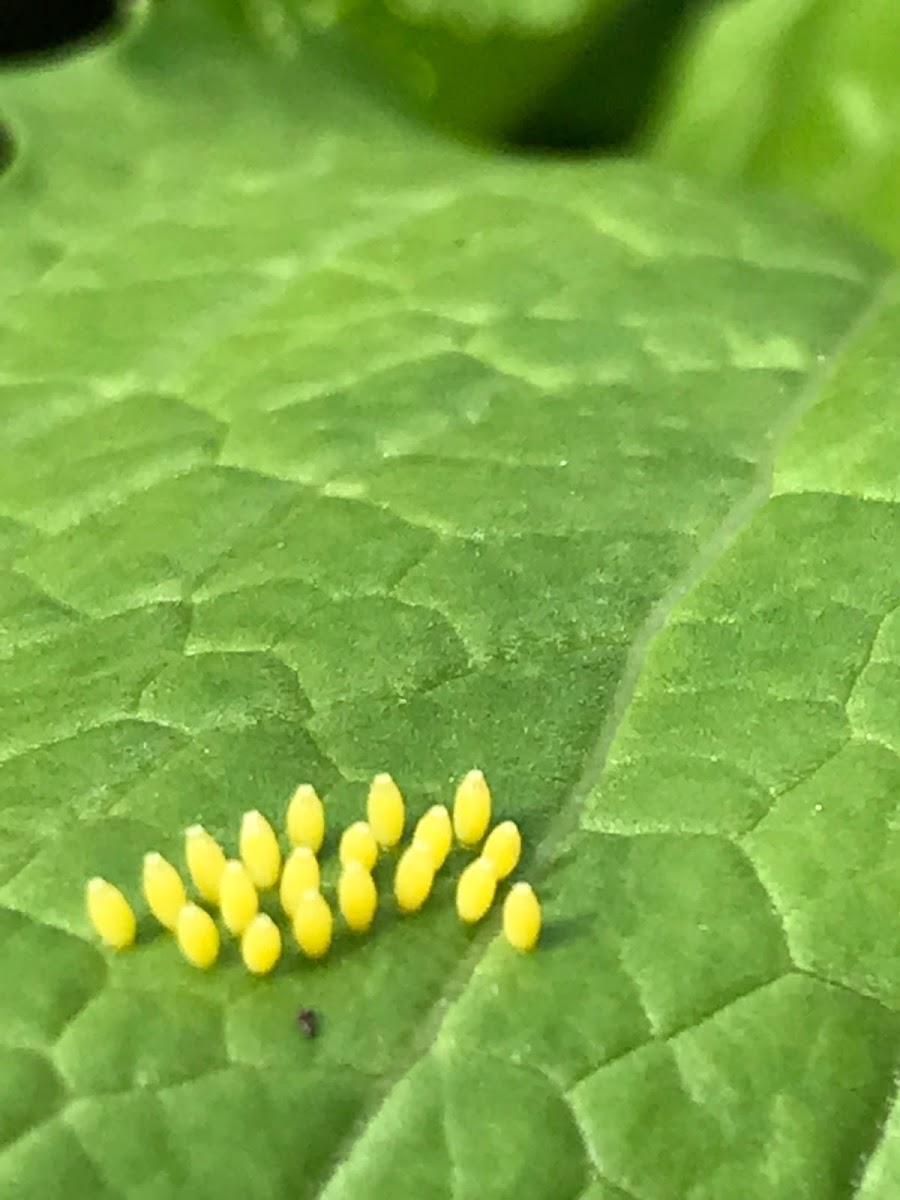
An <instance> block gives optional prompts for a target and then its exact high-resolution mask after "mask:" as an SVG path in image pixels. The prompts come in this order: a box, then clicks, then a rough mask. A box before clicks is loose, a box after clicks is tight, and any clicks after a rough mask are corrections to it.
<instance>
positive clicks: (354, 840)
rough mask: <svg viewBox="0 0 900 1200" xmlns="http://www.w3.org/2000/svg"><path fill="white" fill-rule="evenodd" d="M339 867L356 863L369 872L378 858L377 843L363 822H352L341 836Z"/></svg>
mask: <svg viewBox="0 0 900 1200" xmlns="http://www.w3.org/2000/svg"><path fill="white" fill-rule="evenodd" d="M339 855H340V859H341V865H342V866H345V867H346V865H347V863H348V862H358V863H362V865H363V866H364V867H365V868H366V870H367V871H371V870H372V868H373V867H374V866H375V862H376V860H377V858H378V843H377V842H376V840H375V834H374V833H373V832H372V830H371V829H370V828H369V826H368V824H367V823H366V822H365V821H354V822H353V824H352V825H348V826H347V828H346V829H345V830H344V832H343V834H342V835H341V845H340V850H339Z"/></svg>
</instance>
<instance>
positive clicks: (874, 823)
mask: <svg viewBox="0 0 900 1200" xmlns="http://www.w3.org/2000/svg"><path fill="white" fill-rule="evenodd" d="M216 12H217V10H216V9H215V8H213V7H211V6H210V7H206V6H200V5H188V4H181V5H179V4H176V3H172V4H167V5H165V6H161V7H160V10H159V12H158V13H155V14H154V15H153V17H152V19H151V21H150V23H149V25H148V27H147V28H146V29H144V30H141V31H133V32H132V33H131V35H130V37H129V39H127V40H126V41H125V42H124V43H123V44H122V45H121V46H119V47H113V48H111V49H106V50H104V49H95V50H94V51H93V52H92V53H91V54H89V55H87V56H85V57H82V58H80V59H76V60H73V61H70V62H68V63H67V64H65V65H58V66H54V67H46V68H44V69H42V70H38V71H32V72H29V73H21V74H19V75H15V76H10V77H8V78H7V79H5V80H4V81H3V83H2V88H0V108H2V111H3V112H4V114H5V115H6V117H7V119H8V120H9V122H10V126H11V128H12V129H13V131H14V133H15V135H16V141H17V155H16V158H15V160H14V162H13V165H12V168H11V170H10V171H9V172H8V173H7V175H6V177H5V179H4V181H3V183H2V186H0V290H2V293H3V297H4V300H5V303H4V306H3V313H4V316H3V321H2V329H0V344H2V345H0V363H2V375H0V420H2V431H3V436H2V451H0V454H2V463H0V514H2V520H0V547H2V558H0V655H2V657H3V669H2V673H0V700H2V712H3V721H2V723H0V829H2V830H3V833H4V837H3V839H2V842H0V979H2V980H3V981H4V982H3V987H2V988H0V1146H2V1148H0V1194H3V1195H7V1194H8V1195H14V1196H16V1198H17V1200H31V1198H32V1197H34V1198H37V1197H40V1198H41V1200H44V1198H45V1197H47V1196H52V1195H55V1194H60V1189H61V1187H62V1183H61V1181H63V1180H64V1181H65V1192H66V1195H67V1196H69V1197H75V1198H77V1200H81V1198H84V1200H95V1198H99V1200H104V1198H107V1197H116V1198H118V1197H125V1196H128V1197H138V1196H140V1197H154V1198H155V1197H166V1198H168V1197H173V1196H176V1197H181V1196H184V1197H188V1196H189V1197H191V1198H192V1200H195V1198H197V1200H206V1198H207V1197H209V1198H210V1200H231V1198H232V1197H234V1198H235V1200H252V1198H254V1197H259V1198H260V1200H263V1198H265V1200H278V1198H280V1197H285V1198H287V1197H291V1198H295V1197H314V1196H320V1197H327V1198H328V1200H351V1198H352V1200H356V1198H357V1197H359V1196H368V1195H373V1196H378V1195H385V1196H390V1197H392V1198H393V1197H396V1198H397V1200H402V1198H404V1197H411V1198H415V1200H419V1198H420V1197H427V1198H429V1200H430V1198H431V1197H434V1198H441V1197H447V1198H448V1200H449V1197H451V1196H453V1197H454V1198H457V1200H459V1198H463V1200H465V1198H467V1197H473V1198H474V1197H476V1196H482V1195H484V1194H489V1195H491V1196H492V1197H497V1198H498V1200H504V1198H506V1197H510V1198H512V1197H516V1200H565V1198H567V1197H573V1198H574V1197H583V1198H584V1200H623V1197H629V1196H639V1197H641V1200H645V1198H646V1200H671V1197H672V1196H673V1194H678V1195H684V1194H690V1195H691V1196H692V1197H693V1198H694V1200H713V1198H714V1197H715V1200H719V1198H720V1197H722V1196H729V1197H731V1196H734V1197H737V1198H738V1200H743V1197H748V1198H749V1197H753V1198H754V1200H757V1198H758V1197H760V1196H763V1195H764V1196H766V1197H767V1200H768V1198H769V1197H771V1198H772V1200H807V1198H808V1200H839V1198H843V1197H846V1196H847V1195H848V1194H850V1191H851V1187H852V1186H853V1185H854V1184H855V1183H856V1182H857V1181H859V1183H860V1195H861V1196H863V1197H865V1200H886V1198H887V1197H890V1196H891V1195H892V1194H893V1191H895V1190H896V1184H897V1171H898V1165H900V1151H898V1141H900V1127H898V1124H897V1117H896V1116H895V1115H893V1114H892V1113H890V1108H889V1106H890V1101H891V1096H892V1091H893V1072H894V1068H895V1063H896V1057H897V1047H898V1039H900V1028H898V1019H897V1014H896V1008H897V1000H898V980H897V975H896V968H895V965H894V959H893V957H892V954H891V951H892V949H893V947H894V946H895V944H896V940H897V937H896V935H897V918H896V912H897V904H896V900H897V893H896V887H897V885H896V882H895V878H896V874H895V872H892V870H891V867H892V864H893V863H895V862H896V850H895V848H894V847H892V845H891V842H890V839H891V838H892V837H896V829H895V827H896V809H895V807H892V794H893V793H892V788H893V784H894V777H895V775H896V770H895V764H896V760H895V757H894V752H893V750H892V749H891V748H890V747H891V745H892V744H893V742H892V739H893V738H894V734H893V732H892V725H891V722H890V719H889V716H890V703H891V695H892V690H891V669H892V667H891V663H892V645H895V643H896V637H895V636H894V637H893V642H892V636H893V635H892V628H893V625H892V622H891V619H890V615H889V614H890V613H891V612H892V611H893V610H894V608H895V607H896V605H897V598H896V593H897V578H896V568H895V566H894V558H895V555H893V554H892V549H893V546H894V545H895V544H896V541H895V538H894V529H893V524H892V522H893V512H894V508H895V507H896V503H895V502H896V495H895V494H894V493H893V492H892V490H891V489H892V488H893V487H895V483H894V481H893V480H892V477H891V463H892V462H895V461H896V449H897V447H896V441H897V428H898V422H897V420H896V417H895V415H894V412H893V409H892V407H891V402H892V399H893V397H894V395H895V394H896V392H895V390H892V389H894V388H895V385H894V383H893V378H892V377H893V373H894V372H893V363H894V358H895V352H894V351H893V346H895V345H896V337H893V339H892V333H894V332H895V331H896V326H897V316H896V301H895V291H893V290H891V291H888V292H886V293H884V294H883V295H882V293H881V289H882V287H883V280H884V276H885V270H886V264H885V263H884V261H883V259H882V258H881V256H880V255H879V254H878V253H876V252H874V251H873V250H872V249H871V248H869V247H868V246H867V245H865V244H863V243H860V242H859V241H858V240H857V239H855V238H854V237H852V236H850V235H847V234H845V233H843V232H842V231H841V230H840V229H838V228H835V227H834V226H833V225H831V224H830V223H829V222H828V221H826V220H823V219H821V218H819V217H817V216H815V215H814V214H807V213H804V212H798V211H794V210H790V209H787V208H785V207H784V206H781V205H777V204H772V203H768V202H764V201H760V200H758V199H741V198H737V197H733V196H723V195H719V194H715V193H712V192H709V191H706V190H703V189H698V188H695V187H694V186H693V185H691V184H689V183H687V182H685V181H684V180H682V179H680V178H677V177H672V176H669V175H668V174H666V173H663V172H660V171H657V170H655V169H651V168H647V167H640V166H634V165H628V164H621V163H609V164H605V165H595V164H588V163H580V164H571V163H566V164H561V163H557V164H553V163H549V164H548V163H539V162H533V161H532V162H517V161H515V160H513V159H510V158H494V157H490V156H487V155H483V154H479V153H475V152H472V151H467V150H462V149H459V148H455V147H453V146H451V145H449V144H446V143H445V142H443V141H441V140H440V139H438V138H436V137H431V136H428V135H425V134H424V133H422V132H421V131H419V130H414V129H413V128H411V127H409V126H407V125H405V124H404V123H403V122H401V121H399V120H398V119H396V118H394V117H390V116H388V115H387V114H385V113H384V112H382V111H381V110H380V108H379V107H378V106H377V105H375V104H374V103H373V101H372V100H371V98H369V97H366V96H364V95H363V94H361V93H356V92H354V91H353V90H352V89H350V88H347V87H344V86H342V85H341V83H340V81H339V80H338V79H336V78H335V77H334V76H332V75H330V74H329V73H328V72H327V71H326V70H324V69H323V68H322V67H321V66H320V64H319V63H318V61H317V58H316V56H315V53H314V51H313V50H310V49H300V48H298V49H297V52H296V54H295V55H294V57H293V58H291V59H290V60H288V61H284V62H278V61H275V60H273V59H271V58H267V57H265V56H263V55H262V54H261V53H260V52H259V51H258V50H256V51H255V50H253V49H251V46H250V43H249V42H248V41H247V40H246V39H242V38H240V37H238V36H236V35H235V33H234V27H233V26H229V25H227V24H224V23H223V24H222V25H221V26H220V25H219V24H218V22H217V21H216V20H215V19H214V15H215V13H216ZM890 286H891V288H895V285H893V284H892V285H890ZM879 297H881V298H879ZM860 322H862V323H860ZM841 347H842V349H841V353H840V357H839V358H838V360H837V361H838V366H837V369H836V373H831V372H832V364H833V361H834V357H835V354H836V352H837V351H838V350H839V349H840V348H841ZM804 414H805V415H804ZM801 417H803V420H802V422H801V425H800V427H799V430H798V432H796V433H795V434H793V436H792V437H791V440H790V441H789V442H788V443H787V446H786V448H785V449H784V450H783V452H782V453H781V454H780V455H779V457H778V463H777V471H776V490H777V492H778V495H777V497H776V498H775V499H773V500H771V501H770V502H769V503H764V502H765V500H766V498H767V496H768V494H769V491H770V477H771V471H772V461H773V456H774V455H775V453H776V451H777V450H778V449H779V448H780V447H781V445H782V443H783V442H784V439H785V437H786V436H787V434H788V433H789V431H790V430H791V428H792V426H793V425H794V423H795V422H796V421H797V419H798V418H801ZM813 485H814V487H815V491H810V488H811V486H813ZM754 514H755V515H754ZM838 518H839V520H838ZM748 522H749V524H748ZM744 526H746V530H745V532H744V533H742V534H741V535H740V536H739V537H738V539H737V541H734V542H733V539H734V537H735V535H736V534H737V533H738V531H740V530H741V529H742V528H744ZM695 585H696V586H695ZM679 602H681V603H680V605H679ZM676 606H677V607H676ZM673 607H675V608H676V611H675V613H674V616H673V618H672V620H671V622H670V620H669V616H670V613H672V610H673ZM818 621H821V622H824V624H823V625H822V626H821V631H820V630H819V629H818V627H817V625H816V622H818ZM894 625H896V622H894ZM659 630H662V632H661V633H660V634H659V636H658V637H656V638H655V640H654V634H656V633H657V632H658V631H659ZM648 644H649V645H650V651H649V657H648V659H647V663H646V667H644V657H645V654H646V653H647V647H648ZM893 658H894V659H896V654H895V653H894V655H893ZM736 676H737V678H738V684H737V685H736ZM635 687H636V689H637V692H636V699H635V702H634V704H633V705H629V697H630V695H631V692H632V691H633V690H634V689H635ZM607 751H609V765H608V766H607V767H606V769H605V770H602V768H603V763H604V760H605V758H606V755H607ZM474 764H478V765H480V766H482V767H483V768H484V769H485V770H486V772H487V773H488V775H489V778H490V779H491V781H492V783H493V785H494V789H495V795H496V808H497V811H498V813H499V814H501V815H503V816H509V817H514V818H515V819H516V820H517V821H518V822H519V823H520V825H521V828H522V831H523V834H524V838H525V856H524V859H523V867H522V875H523V876H524V877H527V878H530V879H531V880H532V881H533V882H534V883H535V885H536V887H537V888H538V890H539V891H540V893H541V895H542V897H543V900H544V904H545V911H546V929H545V935H544V940H543V944H542V946H541V948H540V949H539V951H538V952H537V953H536V954H535V955H533V956H519V955H516V954H514V953H513V952H512V951H511V950H510V949H509V948H508V947H507V946H506V945H505V944H504V943H503V942H502V940H501V939H499V938H498V936H497V934H498V921H497V917H496V915H493V916H492V917H491V918H490V919H489V920H488V921H487V922H486V924H485V925H484V926H483V927H481V928H480V929H478V930H476V931H475V932H474V933H472V932H470V931H467V930H465V929H463V928H461V926H460V925H459V923H458V922H457V921H456V919H455V915H454V913H453V899H452V897H453V879H454V877H455V875H456V874H457V872H458V871H459V869H460V867H461V865H462V863H463V862H464V856H463V855H462V854H461V853H460V852H455V853H454V856H453V858H452V860H451V862H450V863H449V864H448V868H447V870H446V871H445V872H444V873H443V875H442V878H441V879H440V880H439V883H438V886H437V888H436V892H435V895H434V897H433V899H432V900H431V901H430V903H429V905H428V907H427V909H426V910H425V912H423V913H422V914H421V915H419V916H417V917H413V918H408V919H403V920H401V919H399V918H398V917H396V916H395V914H394V913H393V912H392V910H391V904H390V901H389V900H388V899H386V900H385V903H384V905H383V909H382V912H381V913H380V915H379V918H378V922H377V926H376V929H375V931H374V932H373V935H372V936H371V937H370V938H366V939H363V940H359V941H358V940H356V939H351V938H349V937H347V936H344V935H341V937H340V938H339V940H338V942H337V944H336V946H335V948H334V952H333V954H332V956H331V958H330V959H329V961H328V962H327V963H324V964H320V965H316V966H308V965H302V964H300V963H299V962H298V960H297V957H296V955H295V953H294V952H293V951H291V952H290V953H289V954H288V955H287V956H286V958H285V960H284V961H283V963H282V964H281V966H280V967H279V969H278V971H277V972H276V974H275V975H274V976H273V977H271V978H270V979H267V980H264V981H259V980H253V979H250V978H248V977H247V975H246V974H245V973H244V971H243V970H242V968H241V966H240V963H239V961H238V960H237V955H236V953H235V950H234V947H233V946H231V945H228V946H227V947H226V949H225V952H224V955H223V960H222V962H221V963H220V964H219V965H218V966H217V967H216V969H215V970H213V971H211V972H210V973H209V974H203V973H199V972H196V971H193V970H192V969H191V968H189V967H188V966H187V965H186V964H185V963H183V962H182V961H180V959H179V957H178V955H177V952H176V950H175V948H174V947H173V945H172V942H171V939H170V938H169V937H168V936H163V935H162V934H161V933H160V932H159V931H157V930H154V928H153V926H152V922H151V921H149V920H148V919H147V917H146V914H145V913H143V912H142V913H141V922H140V934H139V942H140V945H139V946H138V947H137V948H136V949H135V950H133V951H132V952H131V953H128V954H123V955H119V956H111V955H107V954H106V953H104V952H103V951H102V950H101V949H100V948H98V946H97V945H96V943H95V941H94V939H93V938H92V937H91V935H90V932H89V929H88V926H87V922H86V917H85V914H84V911H83V887H84V882H85V880H86V878H87V877H88V876H89V875H92V874H95V873H98V874H103V875H105V876H107V877H109V878H111V879H112V880H114V881H115V882H116V883H118V884H120V885H121V886H122V887H123V888H124V889H125V890H126V892H127V893H128V894H129V895H130V896H131V897H133V898H135V899H137V890H138V888H137V880H138V876H139V864H140V859H141V855H142V854H143V853H144V852H145V851H147V850H150V849H154V848H156V849H159V850H160V851H162V852H163V853H167V854H171V855H172V856H173V857H176V858H177V857H178V856H179V855H180V837H181V833H180V831H181V830H182V829H183V828H184V826H185V825H187V824H189V823H192V822H194V821H197V820H202V821H203V822H204V823H205V824H206V825H207V826H208V827H209V828H210V829H211V830H212V831H213V832H214V833H216V834H217V835H218V836H220V837H222V838H223V839H225V840H226V841H227V843H228V845H229V848H230V849H231V850H232V852H233V848H234V838H235V835H236V831H237V826H238V822H239V818H240V814H241V813H242V812H243V811H244V810H246V809H248V808H253V807H259V808H261V809H262V810H263V811H264V812H266V813H268V814H269V815H270V816H272V817H273V819H276V818H277V817H278V815H279V813H280V811H281V809H282V806H283V805H284V803H285V800H286V798H287V796H288V795H289V793H290V791H291V789H292V788H293V787H294V786H295V785H296V783H298V782H299V781H301V780H310V781H312V782H314V783H315V784H316V785H317V786H318V787H319V788H320V789H321V791H322V793H323V794H324V795H325V797H326V802H327V805H328V810H329V814H330V832H329V840H328V843H327V852H328V868H327V873H326V878H327V882H328V883H329V885H330V884H331V883H333V879H334V853H333V852H334V848H335V844H336V840H337V836H338V832H339V829H340V828H341V826H342V825H343V824H344V823H345V822H347V821H348V820H350V819H352V818H354V817H356V816H357V815H358V814H359V813H360V812H361V811H362V804H363V797H364V794H365V788H366V783H367V780H368V778H369V777H370V776H371V775H372V774H373V773H374V772H375V771H378V770H382V769H386V768H387V769H390V770H391V771H392V772H394V774H395V775H396V777H397V779H398V780H399V782H400V783H401V785H402V786H403V788H404V790H405V792H406V794H407V797H408V801H409V805H410V809H411V811H412V812H414V813H418V812H421V811H423V810H424V809H425V807H427V805H428V804H430V803H432V802H434V801H436V800H439V799H441V800H446V799H447V798H448V796H449V795H450V789H451V786H452V780H453V779H454V778H455V777H458V776H459V775H460V774H461V773H462V772H463V771H465V770H467V769H468V768H469V767H471V766H472V765H474ZM851 771H852V772H853V773H852V775H851ZM894 791H895V789H894ZM813 792H814V793H815V795H816V796H818V797H820V799H816V801H815V803H814V804H810V803H809V802H810V800H811V799H812V795H811V793H813ZM819 803H821V805H822V810H821V812H819V811H817V810H816V808H815V804H819ZM893 803H894V805H895V801H894V802H893ZM820 818H821V819H820ZM892 855H893V858H892ZM390 866H391V864H390V862H387V861H386V862H384V863H382V864H381V865H380V867H379V883H380V885H381V888H382V892H383V894H384V895H385V896H386V897H388V896H389V889H390ZM892 898H893V906H892ZM301 1004H302V1005H310V1006H312V1007H314V1008H315V1009H316V1010H317V1011H318V1012H319V1014H320V1016H321V1025H322V1029H321V1036H320V1037H319V1038H317V1039H315V1040H313V1041H310V1040H307V1039H305V1038H303V1037H302V1036H301V1034H300V1033H299V1031H298V1029H297V1028H296V1024H295V1020H294V1017H295V1013H296V1010H297V1008H298V1007H299V1006H300V1005H301ZM885 1122H886V1124H885ZM882 1126H884V1128H882Z"/></svg>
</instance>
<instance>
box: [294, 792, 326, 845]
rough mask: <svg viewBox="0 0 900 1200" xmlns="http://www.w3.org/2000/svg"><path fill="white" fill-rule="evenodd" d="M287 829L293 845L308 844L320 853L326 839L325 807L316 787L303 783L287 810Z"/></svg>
mask: <svg viewBox="0 0 900 1200" xmlns="http://www.w3.org/2000/svg"><path fill="white" fill-rule="evenodd" d="M287 831H288V837H289V838H290V842H291V845H292V846H308V847H309V849H310V850H312V852H313V854H318V853H319V850H320V849H321V847H322V842H323V841H324V839H325V808H324V806H323V804H322V801H321V800H320V799H319V797H318V794H317V792H316V789H315V788H314V787H310V785H309V784H308V783H301V784H300V786H299V787H298V788H297V790H296V792H294V794H293V796H292V797H291V802H290V804H289V805H288V810H287Z"/></svg>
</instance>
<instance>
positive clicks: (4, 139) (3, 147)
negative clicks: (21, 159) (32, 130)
mask: <svg viewBox="0 0 900 1200" xmlns="http://www.w3.org/2000/svg"><path fill="white" fill-rule="evenodd" d="M15 157H16V142H15V138H14V137H13V135H12V130H11V129H10V128H9V126H8V125H4V124H3V122H2V121H0V175H2V174H3V172H4V171H5V170H7V168H8V167H9V166H10V165H11V163H12V161H13V159H14V158H15Z"/></svg>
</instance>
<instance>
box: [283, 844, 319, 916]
mask: <svg viewBox="0 0 900 1200" xmlns="http://www.w3.org/2000/svg"><path fill="white" fill-rule="evenodd" d="M319 879H320V873H319V860H318V859H317V858H316V856H315V855H314V854H313V852H312V850H310V848H309V846H297V847H296V848H295V849H294V850H292V851H291V853H290V854H289V855H288V857H287V861H286V862H285V864H284V870H283V871H282V873H281V884H280V886H279V889H278V895H279V899H280V900H281V907H282V908H283V909H284V911H285V912H286V913H287V915H288V916H289V917H292V916H293V915H294V909H295V908H296V907H297V901H298V900H299V899H300V897H301V896H302V895H303V893H304V892H308V891H310V890H312V891H317V890H318V887H319Z"/></svg>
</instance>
